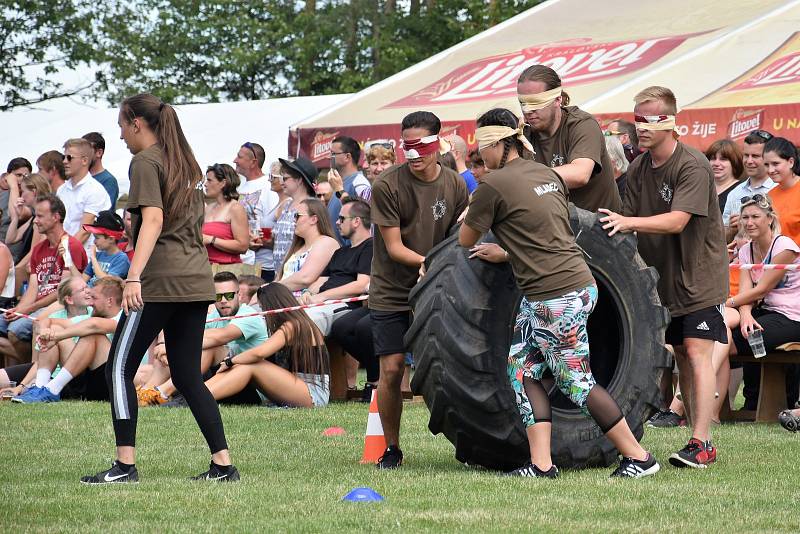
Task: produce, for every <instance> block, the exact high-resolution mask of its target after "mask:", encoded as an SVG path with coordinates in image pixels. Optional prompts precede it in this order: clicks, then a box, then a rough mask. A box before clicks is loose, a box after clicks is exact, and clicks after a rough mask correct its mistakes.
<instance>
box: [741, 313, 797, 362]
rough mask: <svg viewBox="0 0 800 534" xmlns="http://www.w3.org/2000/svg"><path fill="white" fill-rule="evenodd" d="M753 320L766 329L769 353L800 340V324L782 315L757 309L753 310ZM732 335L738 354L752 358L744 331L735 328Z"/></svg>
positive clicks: (765, 339) (765, 338) (765, 346)
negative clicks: (785, 344)
mask: <svg viewBox="0 0 800 534" xmlns="http://www.w3.org/2000/svg"><path fill="white" fill-rule="evenodd" d="M753 318H754V319H755V320H756V321H758V324H760V325H761V327H762V328H763V329H764V331H763V333H762V335H763V337H764V348H765V349H766V350H767V352H772V351H774V350H775V348H776V347H779V346H781V345H783V344H784V343H790V342H792V341H797V340H800V322H798V321H792V320H791V319H789V318H788V317H786V316H785V315H783V314H782V313H778V312H775V311H770V310H764V309H761V308H756V309H754V310H753ZM732 334H733V344H734V345H736V352H737V353H739V354H743V355H745V354H746V355H749V356H752V354H753V351H752V350H750V343H748V341H747V339H746V338H745V337H744V336H743V335H742V330H741V329H740V328H738V327H737V328H734V329H733V332H732Z"/></svg>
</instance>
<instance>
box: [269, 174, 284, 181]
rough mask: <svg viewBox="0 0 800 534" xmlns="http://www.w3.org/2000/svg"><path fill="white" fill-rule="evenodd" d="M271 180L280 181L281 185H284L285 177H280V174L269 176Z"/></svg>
mask: <svg viewBox="0 0 800 534" xmlns="http://www.w3.org/2000/svg"><path fill="white" fill-rule="evenodd" d="M269 179H270V180H278V181H279V182H280V183H283V176H282V175H280V174H270V175H269Z"/></svg>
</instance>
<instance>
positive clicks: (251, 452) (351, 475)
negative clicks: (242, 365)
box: [0, 402, 800, 533]
mask: <svg viewBox="0 0 800 534" xmlns="http://www.w3.org/2000/svg"><path fill="white" fill-rule="evenodd" d="M222 414H223V419H224V422H225V427H226V431H227V435H228V441H229V443H230V445H231V449H232V453H233V455H234V463H235V464H236V465H237V467H238V468H239V470H240V472H241V474H242V482H241V483H239V484H213V483H202V482H200V483H198V482H189V481H187V480H186V477H188V476H189V475H194V474H197V473H199V472H201V471H204V470H205V469H206V467H207V463H208V451H207V449H206V448H205V444H204V442H203V440H202V437H201V436H200V433H199V431H198V429H197V427H196V426H195V424H194V421H193V419H192V417H191V414H190V413H189V411H188V410H186V409H164V408H147V409H145V410H142V411H141V412H140V418H139V435H138V440H139V456H138V460H137V466H138V468H139V472H140V476H141V480H142V481H141V483H140V484H138V485H120V486H103V487H87V486H84V485H81V484H79V483H78V478H79V477H80V475H83V474H88V473H94V472H95V471H98V470H101V469H105V468H106V466H107V465H108V464H109V463H110V462H111V460H112V459H113V447H112V445H113V435H112V429H111V422H110V417H109V407H108V405H106V404H96V403H77V402H63V403H61V404H57V405H43V406H42V405H36V406H22V405H12V404H11V403H7V402H3V403H0V531H4V532H10V531H12V529H13V530H24V531H34V532H98V531H105V532H109V531H126V532H177V531H181V532H185V531H192V532H255V531H262V532H286V531H291V532H312V531H313V532H316V531H359V532H375V533H379V532H385V531H406V532H418V531H457V530H462V531H471V532H485V531H533V530H536V531H540V530H541V531H561V532H575V531H583V532H586V531H595V532H597V531H602V532H606V531H625V532H632V531H637V532H667V531H669V532H690V531H696V532H700V531H702V532H723V531H725V532H752V531H760V532H765V531H790V532H797V531H800V515H799V514H798V513H797V511H796V510H795V509H794V504H792V503H794V502H795V499H794V497H795V496H796V494H795V492H796V491H798V480H800V462H798V457H799V456H800V441H798V440H799V439H800V436H796V435H792V434H789V433H787V432H786V431H784V430H783V429H781V428H780V427H779V426H778V425H777V424H775V425H752V424H751V425H747V424H739V425H736V426H727V425H726V426H723V427H720V428H717V429H715V432H716V435H715V443H716V444H717V446H718V447H719V460H718V462H717V464H715V465H714V466H713V467H712V468H710V469H707V470H688V469H684V470H678V469H675V468H673V467H671V466H669V465H668V463H667V461H666V460H667V457H668V455H669V454H670V453H671V452H673V451H674V450H675V449H676V448H679V447H680V446H682V445H683V444H684V442H685V441H686V439H687V437H688V434H687V431H686V430H685V429H668V430H658V431H655V430H650V431H648V432H647V433H646V435H645V439H644V443H645V445H646V447H648V448H649V449H650V450H651V451H653V452H654V453H655V455H656V456H657V458H658V459H659V460H660V461H661V464H662V470H661V472H660V473H659V474H658V475H656V476H655V477H651V478H648V479H644V480H612V479H609V478H608V475H609V473H610V471H611V469H610V468H608V469H589V470H583V471H562V476H561V478H560V479H558V480H556V481H547V480H536V479H510V478H504V477H500V476H498V475H497V474H496V473H493V472H488V471H482V470H478V469H471V468H466V467H464V466H462V465H461V464H459V463H458V462H456V460H455V459H454V457H453V449H452V446H451V445H450V443H449V442H448V441H447V440H446V439H445V438H444V437H442V436H433V435H431V434H430V433H429V432H428V430H427V415H428V412H427V409H426V408H425V406H424V404H421V403H413V404H407V405H406V410H405V414H404V416H403V433H402V440H403V442H402V446H403V449H404V452H405V454H406V463H405V465H404V466H403V467H402V468H401V469H400V470H398V471H396V472H378V471H377V470H376V469H374V467H372V466H370V465H361V464H359V460H360V458H361V452H362V447H363V442H364V430H365V426H366V418H367V406H366V405H361V404H352V403H351V404H346V405H345V404H334V405H332V406H330V407H328V408H326V409H321V410H282V409H266V408H256V407H248V408H240V407H223V408H222ZM330 426H341V427H343V428H344V429H345V430H346V434H345V435H343V436H338V437H324V436H323V435H322V432H323V430H325V429H326V428H327V427H330ZM358 486H369V487H372V488H374V489H375V490H376V491H378V492H379V493H381V494H382V495H383V496H384V497H385V501H384V502H382V503H349V502H342V500H341V498H342V496H343V495H345V494H346V493H347V492H348V491H349V490H351V489H352V488H355V487H358Z"/></svg>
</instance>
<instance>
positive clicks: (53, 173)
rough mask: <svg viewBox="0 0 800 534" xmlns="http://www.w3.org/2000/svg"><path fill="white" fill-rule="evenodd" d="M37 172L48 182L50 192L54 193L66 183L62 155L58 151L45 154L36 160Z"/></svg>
mask: <svg viewBox="0 0 800 534" xmlns="http://www.w3.org/2000/svg"><path fill="white" fill-rule="evenodd" d="M36 167H38V170H37V172H38V173H39V174H41V175H42V176H44V177H45V178H47V179H48V180H49V181H50V191H53V192H56V191H58V188H59V187H61V186H62V185H64V182H66V181H67V171H66V170H65V169H64V154H62V153H61V152H59V151H58V150H50V151H48V152H45V153H44V154H42V155H41V156H39V159H37V160H36Z"/></svg>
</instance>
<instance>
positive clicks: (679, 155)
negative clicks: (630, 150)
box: [623, 143, 728, 316]
mask: <svg viewBox="0 0 800 534" xmlns="http://www.w3.org/2000/svg"><path fill="white" fill-rule="evenodd" d="M627 176H628V181H627V184H626V187H625V201H624V208H623V214H624V215H626V216H635V217H650V216H653V215H659V214H662V213H668V212H671V211H683V212H686V213H689V214H691V216H692V217H691V218H690V219H689V222H688V223H687V224H686V226H685V227H684V229H683V231H682V232H681V233H679V234H645V233H642V232H639V233H638V242H639V254H640V255H641V256H642V259H643V260H644V261H645V263H647V264H648V265H650V266H652V267H655V268H656V270H657V271H658V274H659V276H660V278H659V280H658V295H659V297H661V303H662V304H663V305H664V306H666V307H667V308H669V311H670V313H671V314H672V315H673V316H681V315H686V314H689V313H691V312H694V311H697V310H701V309H703V308H708V307H709V306H718V305H720V304H722V303H723V302H725V299H726V298H727V296H728V254H727V248H726V246H725V232H724V230H723V227H722V215H721V214H720V211H719V203H718V201H717V192H716V188H715V186H714V175H713V174H712V172H711V166H710V165H709V163H708V159H706V157H705V156H704V155H703V154H702V153H701V152H699V151H697V150H695V149H694V148H691V147H688V146H686V145H684V144H683V143H678V146H677V147H676V148H675V152H673V153H672V156H670V158H669V159H668V160H667V161H666V163H664V164H663V165H661V166H660V167H658V168H655V169H654V168H653V166H652V158H651V157H650V154H649V153H647V152H646V153H644V154H642V155H641V156H639V157H638V158H636V159H635V160H634V161H633V163H631V165H630V167H628V174H627Z"/></svg>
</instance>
